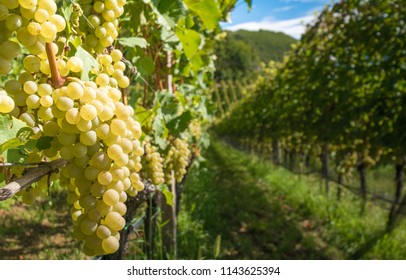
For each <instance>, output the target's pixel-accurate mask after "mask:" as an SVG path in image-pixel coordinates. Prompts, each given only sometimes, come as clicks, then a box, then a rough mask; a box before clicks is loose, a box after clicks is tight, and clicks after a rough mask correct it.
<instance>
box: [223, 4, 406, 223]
mask: <svg viewBox="0 0 406 280" xmlns="http://www.w3.org/2000/svg"><path fill="white" fill-rule="evenodd" d="M405 38H406V6H405V5H404V1H400V0H383V1H364V0H348V1H339V2H338V3H336V4H334V5H331V6H326V7H325V9H324V10H323V11H322V12H321V14H320V15H319V16H318V18H317V19H316V20H315V21H314V22H313V23H312V24H311V25H309V26H308V28H307V31H306V33H305V34H304V35H303V36H302V38H301V40H300V41H299V42H298V43H297V44H296V45H295V46H293V48H292V50H291V51H290V52H289V53H288V55H287V56H286V57H285V59H284V61H283V62H282V63H279V64H275V63H272V64H270V65H269V66H268V67H267V68H266V69H265V70H264V73H263V75H262V76H261V77H260V78H259V81H258V83H257V87H256V90H255V91H252V92H250V94H248V95H247V96H246V97H245V98H244V100H243V101H242V102H240V103H239V104H238V106H236V108H235V110H233V112H232V113H231V114H230V115H229V116H227V117H225V118H223V119H222V121H221V122H220V123H219V124H218V125H217V132H218V133H219V134H220V135H224V136H225V137H227V138H228V139H229V140H230V141H233V142H235V143H236V142H238V143H239V144H244V145H248V146H255V147H260V146H268V147H269V149H270V150H272V153H273V159H274V161H276V162H281V161H282V159H281V151H284V152H285V154H286V155H287V158H290V159H291V160H294V159H295V158H296V159H297V158H300V160H301V162H304V163H309V162H310V161H311V160H312V159H313V160H314V159H317V160H318V161H319V162H320V164H321V169H322V175H323V176H324V177H325V178H329V177H331V175H332V174H333V173H334V174H337V178H336V180H337V181H338V182H339V183H344V181H345V179H346V178H347V177H349V176H350V175H351V174H354V173H357V174H358V177H359V179H360V190H359V193H360V195H361V197H362V199H363V201H364V203H363V210H364V207H365V201H366V199H367V193H368V182H367V180H366V172H367V170H368V169H370V168H372V167H374V166H377V165H393V166H394V167H395V168H394V174H395V191H394V192H393V193H394V201H393V205H392V209H391V211H390V215H389V221H388V226H389V228H390V227H392V226H393V225H395V224H396V223H397V221H398V219H397V217H398V216H399V215H398V214H399V213H401V212H404V211H403V209H404V207H405V203H406V196H405V195H403V198H402V194H404V193H403V173H404V168H405V164H406V162H405V155H406V154H405V152H406V145H405V140H406V129H405V124H406V119H405V116H406V80H405V77H406V41H405ZM331 168H334V170H333V171H332V170H331ZM325 187H326V191H327V192H329V184H328V180H326V185H325Z"/></svg>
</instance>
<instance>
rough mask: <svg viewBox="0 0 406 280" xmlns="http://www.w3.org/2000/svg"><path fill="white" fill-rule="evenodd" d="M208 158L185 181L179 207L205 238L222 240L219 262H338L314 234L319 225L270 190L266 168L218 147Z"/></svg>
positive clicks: (334, 252) (304, 210) (227, 149)
mask: <svg viewBox="0 0 406 280" xmlns="http://www.w3.org/2000/svg"><path fill="white" fill-rule="evenodd" d="M207 157H208V163H209V166H208V167H207V169H206V170H205V171H204V172H202V173H200V174H199V175H200V176H195V177H194V178H190V179H189V181H188V185H187V186H186V187H187V190H186V196H187V198H186V199H185V201H184V202H185V203H186V207H185V208H186V209H188V210H189V211H191V216H192V219H193V218H194V219H197V220H201V222H202V223H203V227H204V228H205V230H207V231H208V232H209V235H211V236H209V239H211V240H212V241H213V240H214V239H215V238H216V237H217V236H219V235H221V240H222V242H221V247H222V254H221V255H220V258H223V259H331V258H340V256H341V254H340V252H339V251H338V250H336V249H335V248H332V247H331V246H329V245H327V244H326V242H324V241H323V239H322V238H321V237H320V236H319V234H318V232H317V231H316V230H315V229H316V228H317V227H318V224H319V223H320V222H319V221H317V220H312V219H309V217H308V214H309V213H307V212H306V209H301V210H299V211H297V210H298V209H300V208H301V206H300V205H291V204H289V202H287V201H286V199H285V197H284V195H282V194H281V193H277V192H275V191H274V189H273V188H271V187H269V185H268V182H267V181H266V178H265V176H266V174H268V173H269V172H271V170H269V169H267V165H264V164H261V163H259V162H255V161H253V160H252V159H250V158H249V157H248V156H246V155H244V156H242V154H241V153H239V152H236V151H234V150H233V149H231V148H229V147H226V146H225V145H224V144H220V143H217V142H215V143H213V145H212V147H211V148H210V150H209V151H208V154H207ZM196 201H197V202H196Z"/></svg>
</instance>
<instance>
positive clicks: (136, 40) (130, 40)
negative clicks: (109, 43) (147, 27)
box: [118, 37, 148, 49]
mask: <svg viewBox="0 0 406 280" xmlns="http://www.w3.org/2000/svg"><path fill="white" fill-rule="evenodd" d="M118 42H119V43H120V44H121V45H122V46H124V47H131V48H134V47H140V48H142V49H145V48H147V46H148V42H147V40H145V39H144V38H141V37H125V38H119V39H118Z"/></svg>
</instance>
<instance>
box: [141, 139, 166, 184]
mask: <svg viewBox="0 0 406 280" xmlns="http://www.w3.org/2000/svg"><path fill="white" fill-rule="evenodd" d="M143 144H144V150H145V155H144V157H142V160H141V164H142V170H143V174H145V176H144V177H145V178H148V179H150V180H151V181H152V183H153V184H155V185H160V184H163V183H164V182H165V177H164V171H163V162H164V159H163V158H162V157H161V154H160V153H159V152H158V151H157V148H156V147H155V146H154V145H152V143H151V140H150V139H149V138H146V139H144V142H143Z"/></svg>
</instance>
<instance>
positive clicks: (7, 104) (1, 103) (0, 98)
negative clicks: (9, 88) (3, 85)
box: [0, 90, 15, 114]
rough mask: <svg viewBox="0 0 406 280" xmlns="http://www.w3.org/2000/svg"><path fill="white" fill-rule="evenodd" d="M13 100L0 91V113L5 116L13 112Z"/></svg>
mask: <svg viewBox="0 0 406 280" xmlns="http://www.w3.org/2000/svg"><path fill="white" fill-rule="evenodd" d="M14 106H15V104H14V100H13V99H12V98H11V97H10V96H8V95H7V92H6V91H4V90H0V113H3V114H7V113H10V112H11V111H13V110H14Z"/></svg>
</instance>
